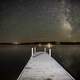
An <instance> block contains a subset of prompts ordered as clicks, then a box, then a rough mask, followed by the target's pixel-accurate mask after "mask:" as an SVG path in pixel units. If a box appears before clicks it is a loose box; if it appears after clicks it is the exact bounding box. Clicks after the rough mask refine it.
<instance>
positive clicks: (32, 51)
mask: <svg viewBox="0 0 80 80" xmlns="http://www.w3.org/2000/svg"><path fill="white" fill-rule="evenodd" d="M33 54H34V50H33V48H31V56H33Z"/></svg>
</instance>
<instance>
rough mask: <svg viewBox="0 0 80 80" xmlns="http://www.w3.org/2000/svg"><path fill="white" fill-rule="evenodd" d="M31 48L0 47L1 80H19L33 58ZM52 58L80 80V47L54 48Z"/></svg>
mask: <svg viewBox="0 0 80 80" xmlns="http://www.w3.org/2000/svg"><path fill="white" fill-rule="evenodd" d="M31 47H32V46H26V45H14V46H12V45H6V46H5V45H4V46H3V45H2V46H1V45H0V80H17V78H18V76H19V74H20V72H21V71H22V70H23V68H24V66H25V65H26V64H27V62H28V60H29V58H30V56H31ZM38 49H40V50H42V49H43V48H38ZM47 51H48V50H47ZM52 57H54V58H55V59H56V60H57V61H58V62H59V63H60V64H61V65H62V66H63V67H64V68H65V69H66V70H67V71H68V72H69V73H70V74H71V75H72V76H73V77H74V78H76V80H80V45H57V46H55V47H53V48H52Z"/></svg>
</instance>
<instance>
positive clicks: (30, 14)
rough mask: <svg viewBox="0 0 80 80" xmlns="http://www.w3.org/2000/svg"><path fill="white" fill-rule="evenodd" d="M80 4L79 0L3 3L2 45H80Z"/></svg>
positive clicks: (0, 8) (0, 17) (0, 13)
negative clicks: (3, 43)
mask: <svg viewBox="0 0 80 80" xmlns="http://www.w3.org/2000/svg"><path fill="white" fill-rule="evenodd" d="M79 3H80V2H78V0H77V1H76V0H73V1H72V0H10V1H9V0H2V1H1V3H0V36H1V37H0V42H13V41H20V42H21V41H23V42H31V41H54V40H56V41H80V38H79V36H80V35H79V33H80V27H79V24H80V22H79V21H80V14H79V13H80V12H79ZM75 10H76V11H75Z"/></svg>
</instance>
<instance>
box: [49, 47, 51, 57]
mask: <svg viewBox="0 0 80 80" xmlns="http://www.w3.org/2000/svg"><path fill="white" fill-rule="evenodd" d="M49 56H51V48H49Z"/></svg>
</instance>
